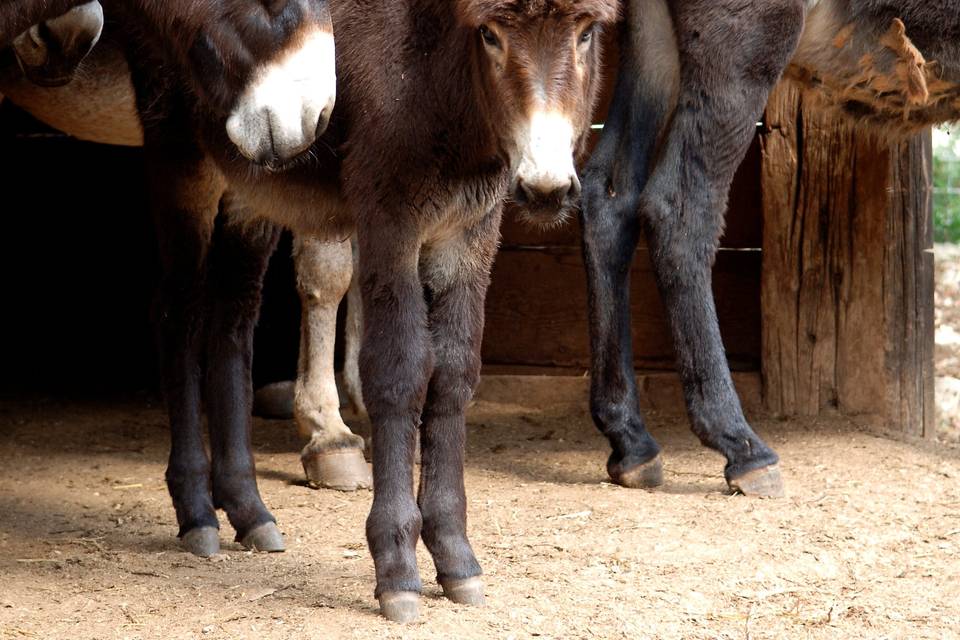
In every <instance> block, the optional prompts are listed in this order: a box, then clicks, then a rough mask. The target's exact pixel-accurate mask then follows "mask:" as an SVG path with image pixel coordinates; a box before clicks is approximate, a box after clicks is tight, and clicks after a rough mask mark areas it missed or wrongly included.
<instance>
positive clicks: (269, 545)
mask: <svg viewBox="0 0 960 640" xmlns="http://www.w3.org/2000/svg"><path fill="white" fill-rule="evenodd" d="M240 544H242V545H243V546H244V547H245V548H246V549H251V550H253V551H265V552H267V553H279V552H281V551H285V550H286V545H284V543H283V534H281V533H280V529H278V528H277V525H276V524H275V523H273V522H265V523H264V524H262V525H260V526H259V527H256V528H254V529H252V530H251V531H250V533H248V534H247V535H245V536H243V538H242V539H241V540H240Z"/></svg>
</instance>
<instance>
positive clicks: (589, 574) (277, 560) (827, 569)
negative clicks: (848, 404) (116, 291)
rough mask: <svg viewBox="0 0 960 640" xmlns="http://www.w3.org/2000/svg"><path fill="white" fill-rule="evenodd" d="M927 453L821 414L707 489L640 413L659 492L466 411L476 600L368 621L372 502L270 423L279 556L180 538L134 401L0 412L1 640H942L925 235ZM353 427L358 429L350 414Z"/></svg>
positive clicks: (552, 429) (943, 284)
mask: <svg viewBox="0 0 960 640" xmlns="http://www.w3.org/2000/svg"><path fill="white" fill-rule="evenodd" d="M936 264H937V284H938V287H937V304H938V309H937V336H936V337H937V351H936V357H937V376H938V378H937V401H938V405H939V414H940V418H939V425H938V429H939V431H938V435H939V437H940V438H941V442H940V444H936V445H922V446H918V445H915V444H908V443H901V442H896V441H891V440H889V439H886V438H883V437H880V436H877V435H874V434H871V433H870V432H868V431H865V430H862V429H860V428H858V427H857V426H856V425H853V424H851V423H849V422H846V421H843V420H817V421H806V422H804V421H791V422H777V421H762V420H761V421H757V422H755V424H756V426H757V428H758V430H759V431H760V433H761V434H763V435H764V436H766V437H767V438H768V439H769V441H771V443H772V444H773V445H774V446H775V447H776V448H777V450H778V451H779V452H780V454H781V456H782V467H783V471H784V476H785V479H786V482H787V486H788V492H789V496H788V497H787V498H786V499H783V500H752V499H746V498H742V497H736V496H728V495H726V493H725V486H724V483H723V480H722V460H721V459H720V458H719V457H718V456H716V455H714V454H712V453H709V452H707V451H705V450H703V449H702V448H701V447H700V446H699V444H698V443H697V442H696V441H695V439H694V438H693V436H692V435H690V433H689V431H688V430H687V427H686V422H685V420H684V419H682V418H679V417H675V416H666V415H656V414H654V415H652V416H649V418H650V423H651V427H652V429H653V431H654V434H655V435H656V436H657V437H658V438H659V439H660V441H661V444H663V445H665V455H666V464H667V468H666V484H665V485H664V486H663V487H662V488H660V489H657V490H653V491H637V490H626V489H622V488H619V487H616V486H612V485H610V484H609V483H607V482H605V479H606V475H605V472H604V461H605V458H606V455H607V446H606V442H605V441H604V440H602V439H601V438H600V436H599V435H598V434H597V433H596V431H595V429H594V428H593V426H592V424H591V423H590V420H589V417H588V416H587V415H586V413H585V412H583V411H582V410H577V411H574V412H570V411H564V412H551V411H549V410H541V411H532V410H530V409H528V408H522V407H517V406H510V405H499V404H493V403H490V402H486V401H481V402H478V403H476V405H475V406H474V407H473V409H472V411H471V414H470V424H469V429H470V442H469V450H468V469H467V488H468V493H469V498H470V507H469V508H470V534H471V539H472V542H473V545H474V549H475V551H476V552H477V556H478V558H479V560H480V563H481V565H482V566H483V567H484V571H485V574H486V577H485V582H486V588H487V600H488V602H487V606H485V607H482V608H465V607H460V606H457V605H454V604H452V603H450V602H448V601H446V600H444V599H443V598H441V597H440V595H439V593H440V592H439V588H438V587H437V586H436V585H435V584H434V583H433V581H432V580H431V578H432V577H433V572H432V570H431V567H430V562H429V558H428V556H427V554H426V552H425V551H423V549H422V547H421V553H420V560H421V573H422V575H423V577H424V579H425V585H426V591H425V597H424V599H423V602H422V605H421V621H420V622H419V623H418V624H416V625H412V626H408V627H401V626H398V625H394V624H391V623H388V622H386V621H385V620H383V619H382V618H380V617H379V616H378V614H377V609H376V601H375V600H374V599H373V594H372V591H373V565H372V561H371V560H370V557H369V555H368V553H367V550H366V546H365V544H364V538H363V526H364V519H365V518H366V514H367V511H368V509H369V506H370V493H369V492H361V493H356V494H342V493H336V492H329V491H314V490H312V489H309V488H307V487H306V486H305V485H304V484H303V483H302V481H301V474H302V471H301V469H300V465H299V458H298V456H297V452H298V450H299V443H298V441H297V438H296V435H295V433H294V429H293V427H292V424H291V423H289V422H285V421H264V420H258V421H257V422H256V427H255V440H256V448H257V466H258V470H259V475H260V488H261V492H262V493H263V495H264V498H265V500H266V502H267V504H268V505H269V506H270V507H271V509H272V510H273V513H274V514H275V515H276V516H277V518H278V520H279V524H280V526H281V529H282V530H283V531H284V533H285V535H286V538H287V545H288V550H287V552H286V553H284V554H277V555H262V554H252V553H248V552H245V551H243V550H242V549H241V548H240V546H239V545H237V544H235V543H232V542H229V540H230V539H231V537H232V532H231V530H230V527H229V525H228V524H227V523H226V522H225V521H224V523H223V531H222V532H221V538H222V540H223V542H224V552H223V553H222V554H221V555H219V556H217V557H215V558H213V559H210V560H202V559H199V558H195V557H193V556H191V555H188V554H186V553H184V552H182V551H180V550H179V547H178V544H177V542H176V539H175V535H176V527H175V525H174V524H173V522H174V516H173V510H172V508H171V506H170V501H169V498H168V496H167V492H166V488H165V486H164V482H163V470H164V465H165V459H166V451H167V435H166V426H165V425H166V418H165V415H164V413H163V411H162V410H161V409H160V408H159V407H158V406H157V404H156V402H155V401H152V400H150V399H148V398H136V399H126V400H123V401H109V402H108V401H100V402H92V401H87V402H62V401H53V400H49V399H33V400H29V401H25V400H18V401H5V402H0V638H3V639H7V638H68V637H69V638H73V639H78V640H80V639H85V638H91V639H92V638H96V639H101V638H102V639H112V638H163V639H167V638H171V639H173V638H211V639H213V638H231V639H233V638H264V639H268V640H273V639H281V638H324V639H325V638H395V637H396V638H400V637H403V638H444V639H446V638H503V639H507V638H533V637H537V638H743V639H751V638H790V639H794V638H911V639H912V638H960V608H958V603H960V449H958V448H957V446H956V444H957V443H960V249H958V248H956V247H947V246H938V247H937V251H936ZM354 426H356V427H358V428H359V430H360V431H361V432H364V425H363V423H359V422H357V423H354Z"/></svg>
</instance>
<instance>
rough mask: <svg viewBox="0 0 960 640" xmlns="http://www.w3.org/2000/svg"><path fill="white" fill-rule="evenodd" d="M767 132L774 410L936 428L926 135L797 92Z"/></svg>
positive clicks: (767, 343)
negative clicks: (829, 109)
mask: <svg viewBox="0 0 960 640" xmlns="http://www.w3.org/2000/svg"><path fill="white" fill-rule="evenodd" d="M766 123H767V128H766V133H765V135H764V136H763V160H762V172H761V175H762V195H763V211H764V226H763V229H764V232H763V276H762V314H763V340H762V344H763V348H762V353H763V357H762V371H763V379H764V388H765V390H764V397H765V403H766V406H767V409H768V410H769V411H771V412H773V413H776V414H780V415H786V416H790V415H817V414H819V413H821V412H823V411H831V410H838V411H840V412H842V413H845V414H849V415H859V416H864V417H867V418H870V419H871V420H872V421H875V422H878V423H880V424H882V425H883V426H885V427H887V428H891V429H896V430H899V431H902V432H904V433H908V434H920V435H924V434H925V435H928V436H929V435H932V426H933V414H932V411H933V403H932V389H933V385H932V376H933V369H932V367H933V358H932V348H933V347H932V345H933V342H932V341H933V315H932V314H933V267H932V253H931V252H930V250H931V249H932V235H931V229H930V197H929V167H930V154H929V147H930V141H929V135H927V136H918V137H916V138H914V139H911V140H909V141H906V142H903V143H900V144H895V145H892V146H884V145H882V144H880V143H879V142H878V141H877V140H875V139H872V138H870V137H868V136H864V135H857V134H856V133H854V132H853V131H851V130H850V129H849V128H848V127H846V126H845V125H844V124H843V123H839V122H837V121H834V120H832V119H830V118H829V117H828V116H826V115H824V114H823V113H820V112H817V111H816V110H815V108H813V107H810V108H806V105H805V104H804V102H803V100H802V99H801V97H800V96H799V95H798V94H797V92H796V91H794V90H793V89H791V88H789V87H787V86H782V87H779V88H778V89H777V90H776V91H775V92H774V94H773V95H772V96H771V100H770V103H769V105H768V109H767V116H766Z"/></svg>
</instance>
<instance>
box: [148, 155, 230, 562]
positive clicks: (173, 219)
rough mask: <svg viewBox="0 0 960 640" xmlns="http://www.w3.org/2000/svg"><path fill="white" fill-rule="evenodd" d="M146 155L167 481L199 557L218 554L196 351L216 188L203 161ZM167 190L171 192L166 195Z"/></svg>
mask: <svg viewBox="0 0 960 640" xmlns="http://www.w3.org/2000/svg"><path fill="white" fill-rule="evenodd" d="M149 151H151V150H149V149H148V157H147V158H148V159H147V161H148V167H149V169H150V170H149V171H148V175H149V176H151V182H150V187H151V188H150V192H151V202H152V204H153V208H154V217H155V219H156V230H157V236H158V240H159V248H160V257H161V263H162V268H163V277H162V280H161V284H160V288H159V292H158V296H157V302H156V307H155V314H156V323H157V333H158V341H159V344H158V347H159V353H160V375H161V379H162V383H163V388H164V396H165V399H166V404H167V411H168V414H169V418H170V436H171V446H170V460H169V463H168V466H167V472H166V479H167V487H168V489H169V491H170V497H171V498H172V499H173V507H174V509H175V510H176V513H177V522H178V524H179V525H180V531H179V534H178V535H179V537H180V539H181V541H182V543H183V546H184V547H185V548H186V549H187V550H188V551H190V552H191V553H194V554H196V555H199V556H204V557H206V556H211V555H214V554H216V553H217V552H218V551H219V549H220V541H219V535H218V531H219V527H220V525H219V523H218V521H217V515H216V511H215V510H214V506H213V500H212V497H211V495H210V462H209V460H208V459H207V452H206V448H205V446H204V443H203V434H202V416H201V366H202V365H201V350H202V346H203V345H202V342H203V316H204V310H203V288H204V284H203V282H204V278H205V273H206V259H207V252H208V249H209V245H210V239H211V235H212V232H213V220H214V218H215V217H216V212H217V202H218V200H219V198H220V192H221V190H222V184H221V183H220V179H219V174H218V173H217V172H216V170H215V169H214V168H212V167H211V166H210V165H208V164H207V163H206V162H205V161H204V160H203V159H198V158H196V157H195V156H194V157H190V156H189V155H188V156H187V159H185V160H182V161H180V158H179V157H178V156H179V154H177V153H173V154H171V155H170V157H171V158H174V159H177V160H178V161H177V162H171V161H170V158H168V157H167V155H166V154H158V155H156V156H154V155H152V154H151V153H149ZM170 185H173V186H174V188H173V189H171V188H170Z"/></svg>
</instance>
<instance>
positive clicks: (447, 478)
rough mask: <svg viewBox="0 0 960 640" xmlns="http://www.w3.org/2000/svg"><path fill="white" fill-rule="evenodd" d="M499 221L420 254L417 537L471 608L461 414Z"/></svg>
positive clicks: (473, 590)
mask: <svg viewBox="0 0 960 640" xmlns="http://www.w3.org/2000/svg"><path fill="white" fill-rule="evenodd" d="M499 226H500V211H499V210H497V211H495V212H493V213H491V214H490V215H489V216H487V218H485V219H484V220H483V221H482V222H481V223H480V224H478V225H477V226H476V227H474V228H473V229H471V230H469V231H468V232H465V233H464V235H463V237H462V238H459V239H457V240H456V241H446V242H444V243H443V244H442V245H439V246H436V247H433V248H431V249H430V250H429V251H425V252H424V254H423V256H422V257H421V274H422V275H423V279H424V284H425V286H426V290H427V292H428V299H429V301H430V302H429V305H430V316H429V318H430V333H431V336H432V347H433V357H434V362H435V363H436V364H435V368H434V370H433V375H432V377H431V378H430V386H429V389H428V392H427V402H426V406H425V407H424V412H423V425H422V427H421V429H420V431H421V436H420V437H421V452H422V458H423V461H422V465H421V467H420V494H419V496H418V503H419V506H420V513H421V514H422V516H423V541H424V543H425V544H426V545H427V549H429V551H430V554H431V555H432V556H433V562H434V565H435V566H436V569H437V581H438V582H439V583H440V586H441V587H442V588H443V593H444V595H445V596H447V598H449V599H450V600H453V601H454V602H459V603H462V604H474V605H478V604H483V602H484V597H483V582H482V581H481V580H480V577H479V576H480V574H481V571H480V565H479V564H478V563H477V559H476V557H475V556H474V554H473V549H472V548H471V546H470V542H469V541H468V539H467V498H466V491H465V489H464V482H463V463H464V448H465V444H466V419H465V416H464V411H465V410H466V407H467V404H468V403H469V402H470V398H471V397H472V395H473V391H474V389H475V388H476V385H477V382H478V381H479V379H480V342H481V338H482V336H483V305H484V299H485V297H486V291H487V285H488V284H489V281H490V267H491V265H492V264H493V256H494V254H495V252H496V246H497V240H498V238H499Z"/></svg>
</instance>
